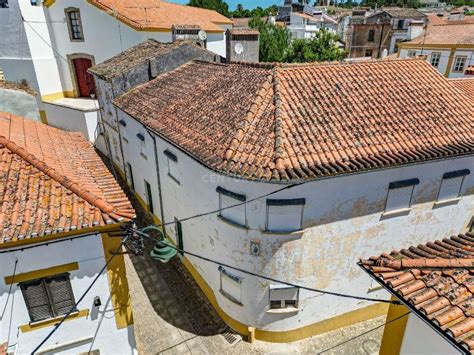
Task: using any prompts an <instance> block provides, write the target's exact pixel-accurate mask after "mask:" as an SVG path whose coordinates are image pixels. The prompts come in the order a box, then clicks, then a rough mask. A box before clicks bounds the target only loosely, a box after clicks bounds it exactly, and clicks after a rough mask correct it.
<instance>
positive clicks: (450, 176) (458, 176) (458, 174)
mask: <svg viewBox="0 0 474 355" xmlns="http://www.w3.org/2000/svg"><path fill="white" fill-rule="evenodd" d="M470 173H471V171H470V170H469V169H464V170H458V171H451V172H449V173H445V174H444V175H443V180H441V184H440V186H439V190H438V196H437V198H436V202H446V201H451V200H456V199H458V198H459V197H460V196H461V191H462V187H463V185H464V179H465V178H466V176H467V175H469V174H470ZM457 181H458V182H459V187H458V189H457V190H458V191H457V193H456V194H455V196H449V197H444V193H443V187H444V188H447V187H448V188H449V186H447V184H449V183H453V182H457Z"/></svg>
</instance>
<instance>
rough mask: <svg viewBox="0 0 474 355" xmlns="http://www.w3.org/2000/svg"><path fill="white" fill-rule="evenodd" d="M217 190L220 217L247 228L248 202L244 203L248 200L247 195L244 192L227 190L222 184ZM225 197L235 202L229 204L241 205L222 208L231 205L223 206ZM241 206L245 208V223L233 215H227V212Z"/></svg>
mask: <svg viewBox="0 0 474 355" xmlns="http://www.w3.org/2000/svg"><path fill="white" fill-rule="evenodd" d="M216 192H217V193H218V194H219V218H221V219H223V220H224V221H226V222H229V223H231V224H233V225H236V226H239V227H243V228H247V208H246V204H245V203H244V202H245V201H247V197H246V196H245V195H243V194H239V193H235V192H232V191H229V190H226V189H224V188H223V187H220V186H218V187H217V188H216ZM224 198H230V199H231V200H232V201H233V203H231V204H230V205H229V206H235V205H240V206H237V207H233V208H226V209H225V210H222V208H224V207H229V206H223V199H224ZM239 208H242V209H243V213H244V215H243V223H241V222H242V221H237V220H235V219H234V218H232V217H231V216H229V215H227V212H229V211H230V210H234V211H235V210H237V209H239Z"/></svg>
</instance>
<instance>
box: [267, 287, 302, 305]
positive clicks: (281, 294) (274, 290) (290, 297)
mask: <svg viewBox="0 0 474 355" xmlns="http://www.w3.org/2000/svg"><path fill="white" fill-rule="evenodd" d="M299 296H300V289H299V288H298V287H292V286H286V285H270V309H282V308H294V309H298V300H299Z"/></svg>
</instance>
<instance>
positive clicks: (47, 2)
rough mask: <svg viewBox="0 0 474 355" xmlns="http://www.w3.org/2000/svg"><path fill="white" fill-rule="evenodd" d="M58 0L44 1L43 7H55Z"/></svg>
mask: <svg viewBox="0 0 474 355" xmlns="http://www.w3.org/2000/svg"><path fill="white" fill-rule="evenodd" d="M55 2H56V0H44V2H43V5H44V6H46V7H50V6H53V5H54V3H55Z"/></svg>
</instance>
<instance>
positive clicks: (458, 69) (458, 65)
mask: <svg viewBox="0 0 474 355" xmlns="http://www.w3.org/2000/svg"><path fill="white" fill-rule="evenodd" d="M465 65H466V57H456V58H455V59H454V65H453V72H455V73H462V72H463V71H464V66H465Z"/></svg>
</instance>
